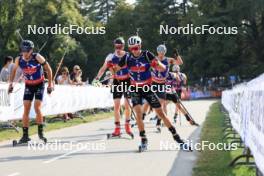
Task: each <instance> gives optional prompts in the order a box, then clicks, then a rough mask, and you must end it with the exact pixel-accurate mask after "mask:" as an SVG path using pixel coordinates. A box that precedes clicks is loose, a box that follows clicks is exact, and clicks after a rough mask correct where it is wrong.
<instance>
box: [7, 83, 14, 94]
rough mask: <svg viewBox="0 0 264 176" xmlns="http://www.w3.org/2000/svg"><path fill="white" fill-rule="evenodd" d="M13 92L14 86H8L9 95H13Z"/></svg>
mask: <svg viewBox="0 0 264 176" xmlns="http://www.w3.org/2000/svg"><path fill="white" fill-rule="evenodd" d="M13 90H14V87H13V85H12V84H9V86H8V90H7V92H8V94H10V93H12V92H13Z"/></svg>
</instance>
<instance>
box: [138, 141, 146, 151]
mask: <svg viewBox="0 0 264 176" xmlns="http://www.w3.org/2000/svg"><path fill="white" fill-rule="evenodd" d="M147 149H148V140H147V138H142V139H141V143H140V145H139V146H138V151H139V153H142V152H144V151H146V150H147Z"/></svg>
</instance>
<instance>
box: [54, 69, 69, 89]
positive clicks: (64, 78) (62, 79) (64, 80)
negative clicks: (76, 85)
mask: <svg viewBox="0 0 264 176" xmlns="http://www.w3.org/2000/svg"><path fill="white" fill-rule="evenodd" d="M57 82H58V84H60V85H69V84H72V81H71V79H70V76H69V70H68V68H67V67H62V69H61V75H59V76H58V78H57Z"/></svg>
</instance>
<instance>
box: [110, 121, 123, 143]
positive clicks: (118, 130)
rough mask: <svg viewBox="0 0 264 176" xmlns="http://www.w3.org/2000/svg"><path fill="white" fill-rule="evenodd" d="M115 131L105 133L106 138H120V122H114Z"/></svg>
mask: <svg viewBox="0 0 264 176" xmlns="http://www.w3.org/2000/svg"><path fill="white" fill-rule="evenodd" d="M115 125H116V127H115V131H114V132H113V133H111V134H107V139H110V138H120V137H121V132H120V122H115Z"/></svg>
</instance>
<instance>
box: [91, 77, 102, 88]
mask: <svg viewBox="0 0 264 176" xmlns="http://www.w3.org/2000/svg"><path fill="white" fill-rule="evenodd" d="M92 85H93V86H95V87H99V86H100V85H101V82H100V81H99V80H98V79H94V80H93V81H92Z"/></svg>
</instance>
